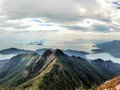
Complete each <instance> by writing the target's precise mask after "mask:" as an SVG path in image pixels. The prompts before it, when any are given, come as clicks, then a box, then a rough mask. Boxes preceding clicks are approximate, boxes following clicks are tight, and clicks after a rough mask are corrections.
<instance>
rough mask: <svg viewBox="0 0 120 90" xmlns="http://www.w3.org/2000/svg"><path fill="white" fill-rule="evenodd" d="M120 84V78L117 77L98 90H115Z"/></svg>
mask: <svg viewBox="0 0 120 90" xmlns="http://www.w3.org/2000/svg"><path fill="white" fill-rule="evenodd" d="M118 84H120V76H117V77H115V78H113V79H111V80H108V81H106V82H105V83H103V84H101V85H100V86H99V87H98V88H97V90H115V87H116V86H117V85H118Z"/></svg>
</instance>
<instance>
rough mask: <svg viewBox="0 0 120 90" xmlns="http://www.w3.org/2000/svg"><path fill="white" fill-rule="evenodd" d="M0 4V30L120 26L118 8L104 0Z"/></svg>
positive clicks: (90, 29)
mask: <svg viewBox="0 0 120 90" xmlns="http://www.w3.org/2000/svg"><path fill="white" fill-rule="evenodd" d="M0 7H1V10H0V26H1V28H0V29H1V30H9V29H10V30H12V29H14V30H20V31H21V30H22V31H23V30H26V31H31V30H32V31H38V30H58V31H59V30H63V31H66V30H67V31H69V30H78V31H80V32H81V31H82V32H92V33H93V32H101V33H102V32H103V33H105V32H107V33H108V32H116V29H120V27H119V25H120V23H119V22H120V16H119V15H120V11H118V10H116V9H115V8H113V7H112V6H111V5H110V4H108V3H106V2H105V0H89V1H88V0H44V1H43V0H36V1H33V0H1V4H0ZM114 29H115V30H114ZM117 31H118V30H117Z"/></svg>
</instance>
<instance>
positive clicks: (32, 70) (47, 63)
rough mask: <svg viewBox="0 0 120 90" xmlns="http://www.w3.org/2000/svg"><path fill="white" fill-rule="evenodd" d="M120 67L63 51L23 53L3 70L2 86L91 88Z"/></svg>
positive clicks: (20, 89)
mask: <svg viewBox="0 0 120 90" xmlns="http://www.w3.org/2000/svg"><path fill="white" fill-rule="evenodd" d="M119 70H120V64H117V63H113V62H112V61H103V60H101V59H97V60H93V61H88V60H86V59H84V58H82V57H77V56H73V55H72V56H69V55H67V54H65V53H64V52H63V51H62V50H59V49H56V50H49V49H48V50H45V51H44V53H43V54H42V55H39V54H38V53H36V52H34V53H30V54H19V55H17V56H14V57H13V58H11V59H10V60H9V61H8V62H6V63H5V64H4V65H3V66H2V69H1V70H0V85H1V86H3V87H5V88H7V90H76V89H77V88H79V87H81V86H83V88H85V89H87V90H88V89H89V88H91V87H92V85H94V84H96V85H99V84H100V83H101V82H104V81H106V80H108V79H110V78H112V77H114V76H116V75H119V74H120V73H119V72H120V71H119Z"/></svg>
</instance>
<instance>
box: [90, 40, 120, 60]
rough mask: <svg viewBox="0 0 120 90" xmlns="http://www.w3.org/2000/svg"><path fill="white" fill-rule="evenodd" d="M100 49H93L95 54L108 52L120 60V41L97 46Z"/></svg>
mask: <svg viewBox="0 0 120 90" xmlns="http://www.w3.org/2000/svg"><path fill="white" fill-rule="evenodd" d="M96 47H98V49H93V50H92V51H93V52H95V53H101V52H108V53H109V54H111V55H112V56H114V57H117V58H120V40H114V41H109V42H104V43H99V44H96Z"/></svg>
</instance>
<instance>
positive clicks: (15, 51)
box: [0, 48, 33, 54]
mask: <svg viewBox="0 0 120 90" xmlns="http://www.w3.org/2000/svg"><path fill="white" fill-rule="evenodd" d="M27 53H33V51H31V50H24V49H17V48H8V49H4V50H0V54H27Z"/></svg>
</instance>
